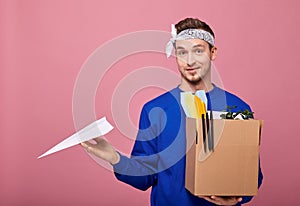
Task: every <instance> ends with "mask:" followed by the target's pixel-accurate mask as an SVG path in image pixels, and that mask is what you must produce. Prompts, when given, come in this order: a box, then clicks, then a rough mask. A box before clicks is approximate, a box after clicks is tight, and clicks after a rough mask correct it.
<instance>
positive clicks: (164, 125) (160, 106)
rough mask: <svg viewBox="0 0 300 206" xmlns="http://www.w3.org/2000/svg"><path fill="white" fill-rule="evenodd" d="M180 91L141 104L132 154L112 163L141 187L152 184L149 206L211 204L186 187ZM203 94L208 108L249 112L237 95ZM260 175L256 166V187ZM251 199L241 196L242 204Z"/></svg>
mask: <svg viewBox="0 0 300 206" xmlns="http://www.w3.org/2000/svg"><path fill="white" fill-rule="evenodd" d="M180 92H182V91H181V90H180V89H179V87H176V88H174V89H172V90H171V91H169V92H166V93H164V94H162V95H160V96H159V97H157V98H155V99H153V100H151V101H149V102H148V103H146V104H145V105H144V107H143V109H142V111H141V115H140V122H139V131H138V134H137V138H136V141H135V144H134V147H133V150H132V153H131V157H130V158H128V157H126V156H123V155H120V162H119V163H118V164H116V165H114V172H115V176H116V177H117V179H118V180H120V181H122V182H125V183H127V184H130V185H132V186H133V187H135V188H138V189H140V190H147V189H148V188H149V187H152V191H151V205H152V206H166V205H168V206H177V205H178V206H182V205H184V206H196V205H197V206H201V205H203V206H206V205H214V204H213V203H210V202H208V201H206V200H204V199H202V198H199V197H197V196H194V195H192V194H191V193H190V192H189V191H188V190H187V189H185V161H186V160H185V152H186V142H185V141H186V140H185V138H186V136H185V117H186V116H185V114H184V111H183V109H182V107H181V104H180ZM206 96H207V99H208V110H213V111H223V110H225V109H226V106H236V108H235V109H233V110H232V111H233V112H237V111H241V110H245V109H248V110H249V111H251V109H250V107H249V105H248V104H246V103H245V102H244V101H242V100H241V99H240V98H238V97H237V96H235V95H233V94H231V93H229V92H227V91H225V90H223V89H221V88H219V87H217V86H214V88H213V89H212V90H211V91H210V92H208V93H206ZM262 178H263V176H262V173H261V169H260V167H259V178H258V185H259V186H260V185H261V183H262ZM251 198H252V197H250V196H249V197H243V201H242V203H245V202H248V201H250V200H251ZM238 205H240V204H238Z"/></svg>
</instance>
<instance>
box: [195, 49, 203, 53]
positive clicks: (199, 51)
mask: <svg viewBox="0 0 300 206" xmlns="http://www.w3.org/2000/svg"><path fill="white" fill-rule="evenodd" d="M195 53H196V54H202V53H203V51H202V50H201V49H196V51H195Z"/></svg>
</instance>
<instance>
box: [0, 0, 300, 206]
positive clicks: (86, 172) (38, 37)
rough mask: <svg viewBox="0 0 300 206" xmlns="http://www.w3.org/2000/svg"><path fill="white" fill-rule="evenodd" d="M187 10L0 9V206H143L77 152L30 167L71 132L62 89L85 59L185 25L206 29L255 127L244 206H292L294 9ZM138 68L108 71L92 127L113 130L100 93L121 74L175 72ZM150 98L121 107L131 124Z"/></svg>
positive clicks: (110, 4) (109, 5)
mask: <svg viewBox="0 0 300 206" xmlns="http://www.w3.org/2000/svg"><path fill="white" fill-rule="evenodd" d="M189 2H190V3H183V1H174V0H173V1H161V0H160V1H158V0H152V1H144V2H143V1H138V0H134V1H128V2H127V1H105V2H104V1H93V0H88V1H87V0H76V1H71V0H63V1H58V0H54V1H50V0H48V1H46V0H45V1H38V0H27V1H22V0H19V1H18V0H1V1H0V25H1V32H0V45H1V46H0V58H1V59H0V68H1V71H0V72H1V73H0V91H1V92H0V95H1V101H0V110H1V111H0V114H1V124H0V132H1V133H0V135H1V139H0V147H1V149H0V161H1V163H0V165H1V166H0V168H1V169H0V182H1V183H0V205H8V206H11V205H119V204H120V205H121V204H122V205H124V203H126V205H127V204H128V205H132V206H133V205H149V191H147V192H141V191H138V190H135V189H133V188H131V187H129V186H127V185H125V184H123V183H121V182H118V181H117V180H116V179H115V177H114V176H113V174H112V172H111V171H110V170H107V169H105V168H103V167H101V166H99V165H98V164H96V163H95V162H94V161H93V160H92V159H91V158H90V157H89V156H88V155H87V154H86V153H85V151H84V150H83V149H82V148H81V147H79V146H75V147H73V148H72V149H68V150H65V151H62V152H59V153H57V154H55V155H51V156H48V157H46V158H43V159H40V160H37V159H36V157H37V156H38V155H40V154H41V153H43V152H44V151H45V150H47V149H49V147H51V146H53V145H54V144H56V143H58V142H59V141H61V140H63V139H64V138H65V137H67V136H68V135H70V134H72V133H73V132H74V131H75V126H74V122H73V113H72V98H73V92H74V87H75V86H74V85H75V83H76V79H77V77H78V75H79V72H80V71H81V67H82V65H83V63H84V62H85V61H86V60H87V58H88V57H89V55H91V54H92V52H93V51H95V50H96V49H97V48H98V47H99V46H101V45H103V44H104V43H105V42H107V41H109V40H112V39H113V38H116V37H118V36H120V35H122V34H127V33H129V32H134V31H139V30H161V31H169V29H170V24H171V23H176V22H177V21H178V20H180V19H182V18H184V17H188V16H192V17H199V18H200V19H203V20H205V21H207V22H208V23H209V24H210V25H211V26H212V27H213V29H214V30H215V33H216V44H217V46H218V48H219V51H218V52H219V53H218V58H217V60H216V61H215V65H216V67H217V69H218V72H219V73H220V75H221V77H222V81H223V84H224V87H225V88H226V89H228V90H229V91H232V92H234V93H236V94H238V95H239V96H241V97H242V98H244V99H245V100H246V101H247V102H248V103H249V104H251V105H252V109H253V110H254V111H255V114H256V117H257V118H260V119H264V120H265V126H264V129H263V137H262V145H261V163H262V169H263V172H264V175H265V178H264V182H263V185H262V187H261V190H260V192H259V195H258V196H257V197H255V199H254V200H253V201H252V202H251V203H250V204H249V205H273V206H276V205H295V204H296V203H297V202H298V201H297V200H298V196H299V195H300V178H299V169H300V164H299V155H300V150H299V149H298V144H299V143H300V141H299V140H298V138H299V132H297V131H298V130H297V129H298V128H297V126H298V123H297V122H298V121H299V120H298V116H299V115H298V110H299V108H298V107H299V101H300V92H299V91H298V88H297V87H298V86H300V84H299V68H298V64H297V63H298V61H299V57H298V54H299V51H298V50H299V47H300V40H299V35H298V32H299V31H300V30H299V29H298V28H297V27H299V17H300V14H299V9H298V8H299V6H300V5H299V1H297V0H286V1H279V0H274V1H266V0H265V1H261V0H252V1H246V0H235V1H234V0H227V1H189ZM159 41H160V40H158V42H159ZM162 46H164V45H162ZM120 47H121V48H122V49H123V48H124V47H122V45H120ZM116 49H118V48H116ZM149 55H150V54H149ZM150 56H151V58H149V56H148V55H147V54H145V55H144V54H140V55H133V56H128V57H126V58H124V59H122V60H120V61H118V62H117V63H115V64H114V65H113V66H112V67H111V68H110V70H109V71H108V72H107V73H106V74H105V78H104V79H103V81H102V82H101V84H100V85H99V89H98V90H97V95H96V100H95V102H96V107H95V115H96V116H97V117H102V116H104V115H105V116H107V117H108V119H109V120H110V121H112V122H113V118H112V114H111V106H110V101H109V98H111V92H113V89H114V88H116V85H117V83H118V81H120V80H121V79H122V78H123V77H124V76H126V75H128V74H129V73H130V72H132V71H135V70H136V69H139V68H142V67H147V66H160V67H164V68H168V69H169V71H173V72H176V64H175V62H174V59H170V60H166V58H165V56H164V55H163V54H157V53H155V54H151V55H150ZM107 58H109V57H107ZM151 78H156V77H155V76H153V77H151ZM157 78H158V77H157ZM170 81H171V80H170ZM150 83H151V82H150ZM150 83H149V84H150ZM167 86H168V85H167ZM174 86H175V85H174ZM161 92H162V89H161V88H146V89H144V90H143V91H141V92H137V93H136V94H135V95H134V96H133V98H132V99H131V102H130V105H129V113H130V117H131V120H132V123H133V124H136V122H137V119H138V116H139V110H140V107H141V105H142V104H143V103H144V102H145V101H147V100H148V99H150V98H152V97H153V96H155V95H157V94H159V93H161ZM120 105H121V107H122V106H124V109H125V110H126V109H127V105H122V104H120ZM82 107H83V111H84V105H83V106H82ZM107 138H108V139H110V140H111V142H112V143H113V144H114V145H115V146H116V147H117V148H119V149H120V150H121V151H122V152H124V153H128V152H130V150H131V147H132V143H133V141H132V140H131V139H130V138H126V137H124V135H121V134H120V132H119V131H118V128H116V129H115V130H114V131H113V132H111V133H110V134H109V135H108V136H107Z"/></svg>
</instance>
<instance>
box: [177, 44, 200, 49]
mask: <svg viewBox="0 0 300 206" xmlns="http://www.w3.org/2000/svg"><path fill="white" fill-rule="evenodd" d="M196 47H202V48H205V46H204V45H202V44H196V45H194V46H193V48H196ZM176 49H185V48H184V47H182V46H179V47H177V48H176Z"/></svg>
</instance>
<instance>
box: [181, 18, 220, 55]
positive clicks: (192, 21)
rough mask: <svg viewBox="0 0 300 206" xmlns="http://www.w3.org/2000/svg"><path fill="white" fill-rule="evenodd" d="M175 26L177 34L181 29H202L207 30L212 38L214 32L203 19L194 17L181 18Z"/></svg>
mask: <svg viewBox="0 0 300 206" xmlns="http://www.w3.org/2000/svg"><path fill="white" fill-rule="evenodd" d="M175 28H176V30H177V34H179V33H180V32H181V31H183V30H186V29H202V30H204V31H207V32H209V33H210V34H211V35H212V36H213V37H214V38H215V34H214V32H213V30H212V29H211V28H210V26H209V25H208V24H206V23H205V22H204V21H200V20H199V19H196V18H186V19H183V20H181V21H180V22H178V23H177V24H176V25H175ZM209 48H210V49H211V48H212V47H211V45H210V44H209Z"/></svg>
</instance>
